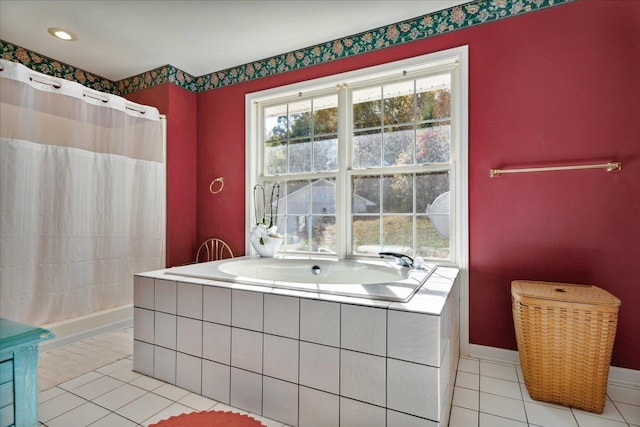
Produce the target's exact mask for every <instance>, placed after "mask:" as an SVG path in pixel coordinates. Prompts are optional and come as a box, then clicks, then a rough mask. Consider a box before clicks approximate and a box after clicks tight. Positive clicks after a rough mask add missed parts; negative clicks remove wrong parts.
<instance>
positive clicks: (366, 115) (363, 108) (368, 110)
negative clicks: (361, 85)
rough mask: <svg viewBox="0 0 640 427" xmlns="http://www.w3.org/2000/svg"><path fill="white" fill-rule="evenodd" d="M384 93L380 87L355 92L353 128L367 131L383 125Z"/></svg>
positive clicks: (353, 98) (353, 97) (353, 99)
mask: <svg viewBox="0 0 640 427" xmlns="http://www.w3.org/2000/svg"><path fill="white" fill-rule="evenodd" d="M381 97H382V91H381V88H380V87H376V88H372V89H363V90H358V91H354V92H353V94H352V102H353V128H354V129H365V128H371V127H377V126H380V124H381V115H382V101H381Z"/></svg>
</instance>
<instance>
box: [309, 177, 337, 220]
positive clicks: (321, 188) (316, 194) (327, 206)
mask: <svg viewBox="0 0 640 427" xmlns="http://www.w3.org/2000/svg"><path fill="white" fill-rule="evenodd" d="M311 188H312V190H311V213H313V214H323V215H326V214H335V213H336V181H335V180H334V179H319V180H317V181H314V182H313V184H312V185H311Z"/></svg>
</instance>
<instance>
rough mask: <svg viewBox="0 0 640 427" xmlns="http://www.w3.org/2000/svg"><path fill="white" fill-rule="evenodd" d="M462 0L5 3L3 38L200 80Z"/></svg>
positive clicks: (94, 68)
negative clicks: (56, 32)
mask: <svg viewBox="0 0 640 427" xmlns="http://www.w3.org/2000/svg"><path fill="white" fill-rule="evenodd" d="M468 1H469V0H393V1H391V0H388V1H383V0H373V1H371V0H183V1H180V0H178V1H172V0H133V1H132V0H128V1H127V0H124V1H119V0H108V1H107V0H82V1H78V0H68V1H62V0H44V1H36V0H1V1H0V39H2V40H4V41H6V42H9V43H12V44H15V45H18V46H21V47H24V48H26V49H28V50H31V51H33V52H36V53H39V54H41V55H44V56H48V57H50V58H53V59H56V60H59V61H61V62H64V63H67V64H69V65H73V66H74V67H78V68H81V69H83V70H85V71H89V72H91V73H93V74H96V75H98V76H101V77H104V78H107V79H109V80H112V81H118V80H121V79H124V78H127V77H131V76H134V75H137V74H140V73H143V72H145V71H149V70H152V69H155V68H158V67H160V66H163V65H167V64H171V65H173V66H175V67H177V68H179V69H180V70H182V71H185V72H187V73H189V74H191V75H193V76H196V77H197V76H202V75H205V74H210V73H213V72H215V71H221V70H224V69H227V68H231V67H235V66H238V65H243V64H246V63H249V62H252V61H257V60H261V59H265V58H269V57H271V56H275V55H278V54H282V53H286V52H291V51H295V50H297V49H302V48H306V47H309V46H314V45H316V44H320V43H323V42H327V41H331V40H335V39H339V38H342V37H345V36H350V35H355V34H358V33H360V32H363V31H367V30H372V29H374V28H378V27H383V26H385V25H388V24H392V23H396V22H400V21H402V20H406V19H411V18H416V17H418V16H422V15H426V14H428V13H431V12H434V11H437V10H441V9H446V8H449V7H451V6H454V5H458V4H462V3H466V2H468ZM50 27H56V28H64V29H66V30H69V31H71V32H72V33H74V34H75V35H76V36H77V37H78V40H77V41H73V42H65V41H62V40H58V39H56V38H54V37H53V36H51V35H50V34H49V33H48V32H47V29H48V28H50Z"/></svg>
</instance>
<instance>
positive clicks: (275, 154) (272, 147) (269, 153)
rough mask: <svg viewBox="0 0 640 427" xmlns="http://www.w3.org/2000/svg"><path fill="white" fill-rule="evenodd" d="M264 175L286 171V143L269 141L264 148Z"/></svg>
mask: <svg viewBox="0 0 640 427" xmlns="http://www.w3.org/2000/svg"><path fill="white" fill-rule="evenodd" d="M264 173H265V175H279V174H284V173H287V145H286V143H269V144H267V146H266V149H265V159H264Z"/></svg>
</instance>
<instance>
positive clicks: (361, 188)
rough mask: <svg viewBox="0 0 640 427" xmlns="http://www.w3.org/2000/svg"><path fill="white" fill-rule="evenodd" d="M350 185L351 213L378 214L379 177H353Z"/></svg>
mask: <svg viewBox="0 0 640 427" xmlns="http://www.w3.org/2000/svg"><path fill="white" fill-rule="evenodd" d="M351 183H352V189H353V194H352V197H351V200H352V205H351V206H352V208H351V209H352V211H353V213H354V214H358V213H376V212H380V177H379V176H360V177H353V179H352V180H351Z"/></svg>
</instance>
